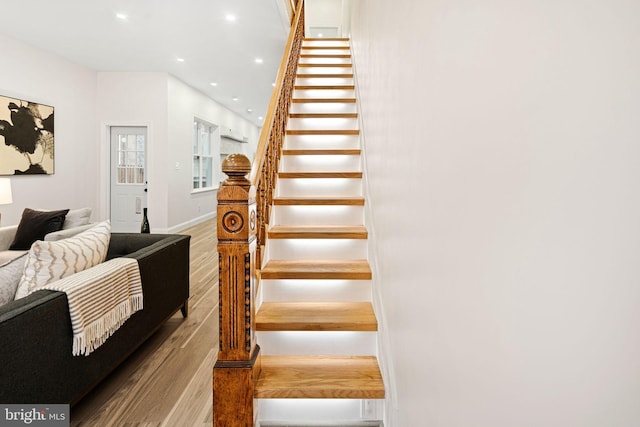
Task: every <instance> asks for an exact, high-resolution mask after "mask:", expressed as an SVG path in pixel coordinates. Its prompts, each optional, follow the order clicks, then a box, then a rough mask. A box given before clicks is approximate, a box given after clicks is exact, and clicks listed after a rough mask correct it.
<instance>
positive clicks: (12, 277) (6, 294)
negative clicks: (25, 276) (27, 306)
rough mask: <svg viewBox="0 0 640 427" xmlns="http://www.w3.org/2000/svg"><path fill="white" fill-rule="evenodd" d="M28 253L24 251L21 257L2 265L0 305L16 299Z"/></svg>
mask: <svg viewBox="0 0 640 427" xmlns="http://www.w3.org/2000/svg"><path fill="white" fill-rule="evenodd" d="M26 259H27V253H26V252H24V253H23V254H22V255H20V256H19V257H17V258H15V259H13V260H11V261H9V262H7V263H5V264H3V265H0V305H5V304H7V303H9V302H11V301H13V300H14V298H15V296H16V290H17V289H18V283H20V277H22V271H23V270H24V263H25V261H26Z"/></svg>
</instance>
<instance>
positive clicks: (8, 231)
mask: <svg viewBox="0 0 640 427" xmlns="http://www.w3.org/2000/svg"><path fill="white" fill-rule="evenodd" d="M17 230H18V226H17V225H8V226H6V227H0V251H6V250H9V246H11V243H13V239H14V238H15V237H16V231H17Z"/></svg>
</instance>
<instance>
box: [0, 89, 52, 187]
mask: <svg viewBox="0 0 640 427" xmlns="http://www.w3.org/2000/svg"><path fill="white" fill-rule="evenodd" d="M54 157H55V156H54V107H52V106H49V105H45V104H39V103H36V102H32V101H25V100H22V99H16V98H11V97H7V96H2V95H0V175H38V174H47V175H51V174H53V173H54V171H55V168H54V165H55V163H54Z"/></svg>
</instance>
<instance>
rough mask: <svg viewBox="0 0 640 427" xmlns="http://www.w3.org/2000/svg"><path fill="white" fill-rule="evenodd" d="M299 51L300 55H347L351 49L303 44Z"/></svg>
mask: <svg viewBox="0 0 640 427" xmlns="http://www.w3.org/2000/svg"><path fill="white" fill-rule="evenodd" d="M300 53H301V54H302V55H349V54H350V53H351V49H313V48H309V47H307V46H303V47H302V49H301V50H300Z"/></svg>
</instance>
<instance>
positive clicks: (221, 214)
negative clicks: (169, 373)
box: [213, 154, 260, 427]
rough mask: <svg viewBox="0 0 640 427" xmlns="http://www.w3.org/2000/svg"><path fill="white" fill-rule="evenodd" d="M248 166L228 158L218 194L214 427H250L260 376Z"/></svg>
mask: <svg viewBox="0 0 640 427" xmlns="http://www.w3.org/2000/svg"><path fill="white" fill-rule="evenodd" d="M250 170H251V162H250V161H249V159H248V158H246V157H245V156H243V155H241V154H232V155H230V156H229V157H227V158H226V159H225V160H224V161H223V162H222V171H223V172H224V173H225V174H227V175H228V176H229V178H228V179H227V180H226V181H225V182H224V183H223V184H222V185H221V186H220V189H219V190H218V220H217V221H218V257H219V268H220V278H219V292H220V304H219V310H220V323H219V332H220V349H219V352H218V360H217V362H216V364H215V366H214V368H213V426H214V427H249V426H251V427H253V426H254V424H255V418H256V415H257V414H256V412H257V411H256V410H255V405H254V399H253V396H254V384H255V381H256V379H257V377H258V374H259V373H260V357H259V355H260V347H259V346H258V345H256V340H255V332H254V331H255V328H254V325H255V320H254V319H255V307H254V301H255V295H254V293H255V286H254V273H255V271H254V269H255V262H256V259H255V256H256V228H257V227H256V202H255V200H256V197H255V193H256V191H255V188H254V187H252V186H251V183H250V182H249V181H248V180H247V179H246V175H247V174H248V173H249V172H250Z"/></svg>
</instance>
